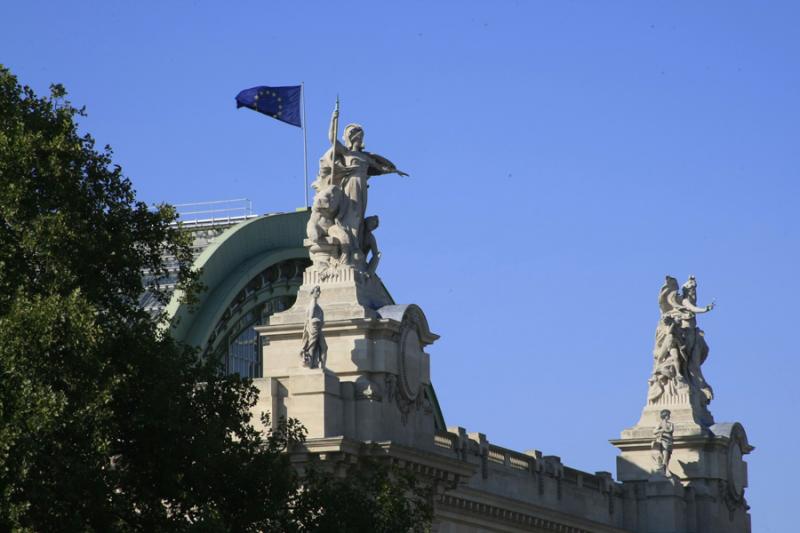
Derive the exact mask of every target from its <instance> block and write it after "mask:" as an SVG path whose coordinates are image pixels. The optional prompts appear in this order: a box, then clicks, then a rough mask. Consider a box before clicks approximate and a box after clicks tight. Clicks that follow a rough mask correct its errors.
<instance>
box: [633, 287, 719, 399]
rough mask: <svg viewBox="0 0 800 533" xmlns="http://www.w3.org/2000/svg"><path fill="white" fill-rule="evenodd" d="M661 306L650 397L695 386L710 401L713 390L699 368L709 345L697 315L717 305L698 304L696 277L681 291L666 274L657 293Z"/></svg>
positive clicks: (649, 381)
mask: <svg viewBox="0 0 800 533" xmlns="http://www.w3.org/2000/svg"><path fill="white" fill-rule="evenodd" d="M658 305H659V308H660V309H661V318H660V319H659V322H658V328H657V329H656V342H655V348H654V349H653V373H652V375H651V376H650V379H649V380H648V385H649V389H648V393H647V398H648V400H649V401H653V402H654V401H656V400H658V399H659V398H660V397H661V396H662V395H664V394H667V395H670V396H672V395H676V394H678V393H680V392H683V391H687V390H689V389H691V388H695V389H696V390H698V391H700V393H701V394H702V397H703V400H704V401H705V403H706V404H708V403H709V402H710V401H711V400H712V399H713V398H714V392H713V390H712V389H711V386H710V385H709V384H708V383H707V382H706V380H705V378H704V377H703V372H702V370H701V368H700V367H701V365H702V364H703V363H704V362H705V360H706V358H707V357H708V352H709V348H708V344H706V340H705V334H704V332H703V330H701V329H700V328H698V327H697V315H698V314H702V313H708V312H709V311H711V310H712V309H714V304H713V303H711V304H709V305H707V306H705V307H698V306H697V280H695V278H694V276H690V277H689V280H688V281H687V282H686V283H684V284H683V287H682V290H681V291H680V292H679V290H678V281H677V280H676V279H675V278H673V277H672V276H667V277H666V279H665V282H664V286H663V287H661V291H660V292H659V295H658Z"/></svg>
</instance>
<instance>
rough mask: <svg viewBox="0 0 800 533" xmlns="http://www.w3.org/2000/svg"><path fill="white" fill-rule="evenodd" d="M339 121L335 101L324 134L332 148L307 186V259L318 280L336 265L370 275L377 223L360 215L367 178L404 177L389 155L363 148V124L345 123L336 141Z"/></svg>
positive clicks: (375, 251)
mask: <svg viewBox="0 0 800 533" xmlns="http://www.w3.org/2000/svg"><path fill="white" fill-rule="evenodd" d="M338 123H339V104H338V102H337V104H336V109H335V110H334V112H333V116H332V117H331V127H330V132H329V135H328V140H329V141H330V143H331V148H330V149H328V151H327V152H325V154H324V155H323V156H322V158H321V159H320V162H319V173H318V175H317V179H316V181H314V183H313V184H312V187H313V188H314V190H315V191H316V192H315V195H314V201H313V205H312V207H311V218H310V219H309V221H308V226H307V229H306V236H307V241H306V245H307V246H308V247H309V253H310V256H311V261H312V262H313V263H314V265H315V267H317V270H319V271H320V272H322V273H323V276H322V277H323V279H324V278H325V273H326V272H329V271H332V270H335V269H337V268H338V267H340V266H350V267H353V268H354V269H355V270H356V271H357V272H359V273H362V274H365V275H367V276H371V275H374V274H375V269H376V268H377V266H378V260H379V258H380V252H379V251H378V245H377V241H376V240H375V236H374V235H373V233H372V232H373V231H375V229H376V228H377V227H378V217H377V216H371V217H367V216H365V213H366V210H367V196H368V194H367V189H368V187H369V185H368V183H367V181H368V180H369V178H371V177H372V176H378V175H381V174H399V175H401V176H407V175H408V174H406V173H405V172H402V171H400V170H398V169H397V167H395V165H394V164H393V163H392V162H391V161H389V160H388V159H386V158H384V157H382V156H379V155H377V154H373V153H370V152H367V151H366V150H364V128H362V127H361V126H360V125H358V124H349V125H348V126H346V127H345V129H344V134H343V138H344V139H343V140H344V142H343V143H342V142H339V140H338V139H337V138H336V136H337V130H338ZM368 255H369V256H370V257H369V261H367V256H368Z"/></svg>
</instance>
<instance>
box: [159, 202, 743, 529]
mask: <svg viewBox="0 0 800 533" xmlns="http://www.w3.org/2000/svg"><path fill="white" fill-rule="evenodd" d="M310 216H313V215H312V214H311V213H309V212H295V213H284V214H274V215H264V216H260V217H255V218H243V219H241V220H239V221H233V223H229V224H227V225H226V226H225V227H224V228H222V229H223V231H222V232H220V231H219V230H220V228H219V227H216V228H214V227H209V228H206V227H204V226H202V227H201V226H198V227H196V228H194V229H195V230H197V231H201V233H200V234H199V238H200V239H201V240H200V241H198V242H199V246H198V255H197V259H196V266H197V267H200V268H202V281H203V282H204V284H205V285H206V286H207V287H208V290H207V291H205V292H204V293H203V294H202V295H201V296H200V301H199V302H198V304H197V306H196V308H195V310H194V311H192V312H190V310H189V309H188V308H186V307H184V306H182V305H178V304H177V303H176V302H173V303H172V304H170V308H169V312H170V314H171V315H172V316H173V317H175V318H177V319H178V320H176V326H175V327H174V334H175V335H176V337H178V338H179V339H181V340H183V341H186V342H189V343H191V344H193V345H196V346H200V347H201V348H202V349H203V350H204V351H206V352H207V353H217V354H219V355H220V356H221V357H222V358H223V360H224V361H225V362H226V368H227V369H228V371H230V372H239V373H240V374H242V375H246V376H249V377H252V378H253V379H254V381H255V383H256V384H257V386H258V387H259V389H260V390H261V395H260V403H259V405H258V406H257V409H258V410H259V411H269V412H271V413H274V414H276V415H278V416H292V417H296V418H299V419H300V420H301V421H302V422H303V423H304V424H305V426H306V427H307V428H308V431H309V439H308V441H307V443H306V450H307V453H308V454H318V455H320V456H324V457H325V458H326V460H328V461H342V462H349V461H352V460H355V459H357V458H359V457H363V456H386V457H389V458H391V459H392V460H393V461H395V462H396V463H397V464H399V465H402V466H403V467H406V468H410V469H412V470H414V471H415V472H417V474H418V475H419V476H423V477H425V478H426V479H430V480H431V482H432V483H434V484H435V485H436V487H437V497H436V502H435V523H434V527H435V530H436V531H440V532H451V531H453V532H455V531H458V532H461V531H470V532H472V531H475V532H477V531H560V532H574V533H577V532H664V533H666V532H697V533H705V532H746V531H750V521H749V514H748V512H747V509H748V507H747V504H746V502H745V499H744V490H745V487H746V485H747V474H746V464H745V462H744V461H743V460H742V456H743V455H744V454H747V453H749V452H750V451H751V450H752V449H753V448H752V446H750V445H749V444H748V441H747V436H746V434H745V432H744V429H743V428H742V426H741V425H739V424H735V423H734V424H730V423H715V422H714V420H713V418H712V416H711V413H710V411H709V410H708V407H707V403H708V398H707V397H706V395H705V393H704V390H703V389H702V388H701V387H697V386H694V385H693V384H692V382H690V380H691V379H692V376H691V375H690V374H689V367H690V366H692V367H693V366H694V365H688V364H687V365H684V366H685V367H686V368H685V369H682V368H681V363H680V360H681V358H683V357H684V354H682V351H685V350H686V347H685V346H683V347H682V346H681V342H683V341H681V340H680V339H678V337H680V335H679V333H680V332H679V331H677V329H679V324H677V322H680V321H681V320H682V319H685V321H694V320H695V318H694V316H689V315H690V314H693V313H692V312H691V311H687V309H686V306H690V305H692V302H687V303H686V304H685V305H684V304H683V303H682V302H681V301H680V299H681V294H680V291H677V293H676V282H674V280H672V279H671V278H668V280H667V283H666V284H665V288H664V289H662V295H661V297H660V301H661V302H662V319H661V320H660V322H659V333H657V339H660V343H659V342H658V341H657V346H656V350H655V353H654V372H653V376H651V378H650V382H649V383H650V392H649V394H648V396H649V398H648V399H647V400H646V402H645V406H644V409H643V411H642V415H641V418H640V420H639V421H638V422H637V424H636V425H634V426H633V427H632V428H630V429H626V430H624V431H623V432H622V434H621V436H620V438H618V439H615V440H613V441H612V443H613V444H614V445H615V446H616V447H618V448H619V449H620V452H621V453H620V455H619V457H618V464H617V472H616V478H615V477H614V476H613V475H612V474H611V473H609V472H583V471H580V470H577V469H574V468H570V467H569V466H568V465H565V464H563V463H562V462H561V460H560V459H559V457H557V456H554V455H543V454H542V453H541V452H540V451H537V450H526V451H515V450H509V449H506V448H502V447H500V446H496V445H494V444H492V443H491V442H490V441H489V439H488V438H487V436H486V435H484V434H482V433H473V432H468V431H466V430H465V429H464V428H460V427H447V426H446V425H445V417H444V416H443V413H442V412H441V410H440V408H439V405H438V402H437V400H436V393H435V388H434V384H433V383H434V381H435V376H431V375H430V371H429V368H430V367H429V355H428V351H431V350H435V348H434V347H433V346H432V345H434V343H435V341H436V339H437V338H438V337H437V335H436V334H435V333H433V332H432V331H431V328H433V327H434V326H435V325H429V324H428V321H427V319H426V317H425V315H424V312H423V311H422V309H420V308H419V307H417V306H416V305H413V304H398V303H397V302H395V301H394V300H393V299H392V297H391V295H390V293H389V291H388V290H387V289H386V287H384V286H383V284H382V282H381V281H380V278H379V277H378V276H377V274H375V273H374V272H373V273H372V274H371V275H369V276H366V275H363V273H362V274H359V272H358V271H357V269H355V268H353V267H352V266H349V265H347V264H344V263H342V264H339V265H334V266H333V267H330V265H328V268H327V269H325V268H324V267H322V268H320V264H321V263H319V262H318V263H317V265H315V264H314V263H313V262H312V260H310V258H309V248H310V246H309V242H308V239H306V237H307V226H308V225H309V217H310ZM209 232H210V233H209ZM304 241H305V244H304ZM363 259H364V260H365V259H366V258H363ZM688 285H689V286H690V289H691V283H689V284H688ZM315 287H319V290H318V291H316V292H315V291H314V288H315ZM315 295H316V296H315ZM695 305H696V304H695ZM670 306H671V307H670ZM681 306H683V307H681ZM696 309H697V310H699V311H702V312H704V311H705V308H696ZM681 313H684V315H681ZM670 316H674V317H676V318H673V319H671V318H670ZM664 323H667V324H668V325H667V326H664ZM661 330H663V331H661ZM315 331H316V333H317V338H316V341H315V339H314V332H315ZM697 331H699V330H697ZM670 332H671V333H672V336H670ZM699 335H702V332H700V334H699ZM699 335H696V336H699ZM320 340H321V341H322V342H324V351H321V350H319V349H318V348H319V347H320V342H319V341H320ZM310 341H311V342H312V343H313V342H316V347H317V349H316V351H315V352H314V353H310V352H309V343H310ZM311 348H313V347H311ZM304 350H305V352H304ZM311 351H314V350H311ZM701 351H702V350H701ZM306 352H309V353H308V355H310V356H311V357H309V358H306V357H305V356H304V353H306ZM675 358H677V360H678V363H677V364H676V365H675V368H674V372H673V369H671V368H670V361H672V362H673V363H674V361H675ZM315 359H316V360H315ZM692 371H699V365H697V368H692ZM684 374H686V376H687V377H686V378H684V377H682V376H683V375H684ZM645 377H646V376H643V382H644V379H645ZM703 383H705V381H703ZM664 409H669V411H670V413H671V418H670V420H669V423H670V424H672V428H671V434H668V435H666V436H665V437H664V438H669V439H670V440H671V444H672V449H671V456H670V457H669V458H668V461H667V465H666V469H665V468H663V464H659V457H661V454H660V452H661V449H660V448H659V446H660V443H659V442H654V431H655V430H656V428H658V427H659V425H661V423H662V420H661V417H660V414H661V411H663V410H664ZM667 429H670V428H669V427H668V428H667ZM655 440H658V439H655ZM654 444H655V445H656V449H654V448H653V446H654ZM598 445H600V446H601V445H603V444H602V443H598Z"/></svg>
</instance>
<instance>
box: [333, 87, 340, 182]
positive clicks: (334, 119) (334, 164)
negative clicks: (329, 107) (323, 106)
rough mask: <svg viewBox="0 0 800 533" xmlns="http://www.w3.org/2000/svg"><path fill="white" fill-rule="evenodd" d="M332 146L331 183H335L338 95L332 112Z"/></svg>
mask: <svg viewBox="0 0 800 533" xmlns="http://www.w3.org/2000/svg"><path fill="white" fill-rule="evenodd" d="M332 122H333V124H332V125H333V143H332V144H333V146H332V147H331V183H336V137H337V136H338V135H339V95H338V94H337V95H336V107H335V108H334V112H333V120H332Z"/></svg>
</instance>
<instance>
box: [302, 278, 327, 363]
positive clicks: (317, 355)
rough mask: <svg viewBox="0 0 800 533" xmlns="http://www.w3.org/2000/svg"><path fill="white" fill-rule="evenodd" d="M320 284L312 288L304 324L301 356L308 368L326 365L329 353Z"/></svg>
mask: <svg viewBox="0 0 800 533" xmlns="http://www.w3.org/2000/svg"><path fill="white" fill-rule="evenodd" d="M320 292H321V291H320V288H319V286H315V287H314V288H313V289H311V301H310V302H309V304H308V311H307V313H306V322H305V325H304V326H303V338H302V343H303V346H302V348H301V349H300V357H302V359H303V365H305V366H307V367H308V368H317V367H320V366H321V367H323V368H324V367H325V358H326V356H327V354H328V344H327V343H326V342H325V336H324V335H323V334H322V326H323V324H324V322H325V320H324V316H323V313H322V308H321V307H320V306H319V304H318V303H317V300H319V295H320Z"/></svg>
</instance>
